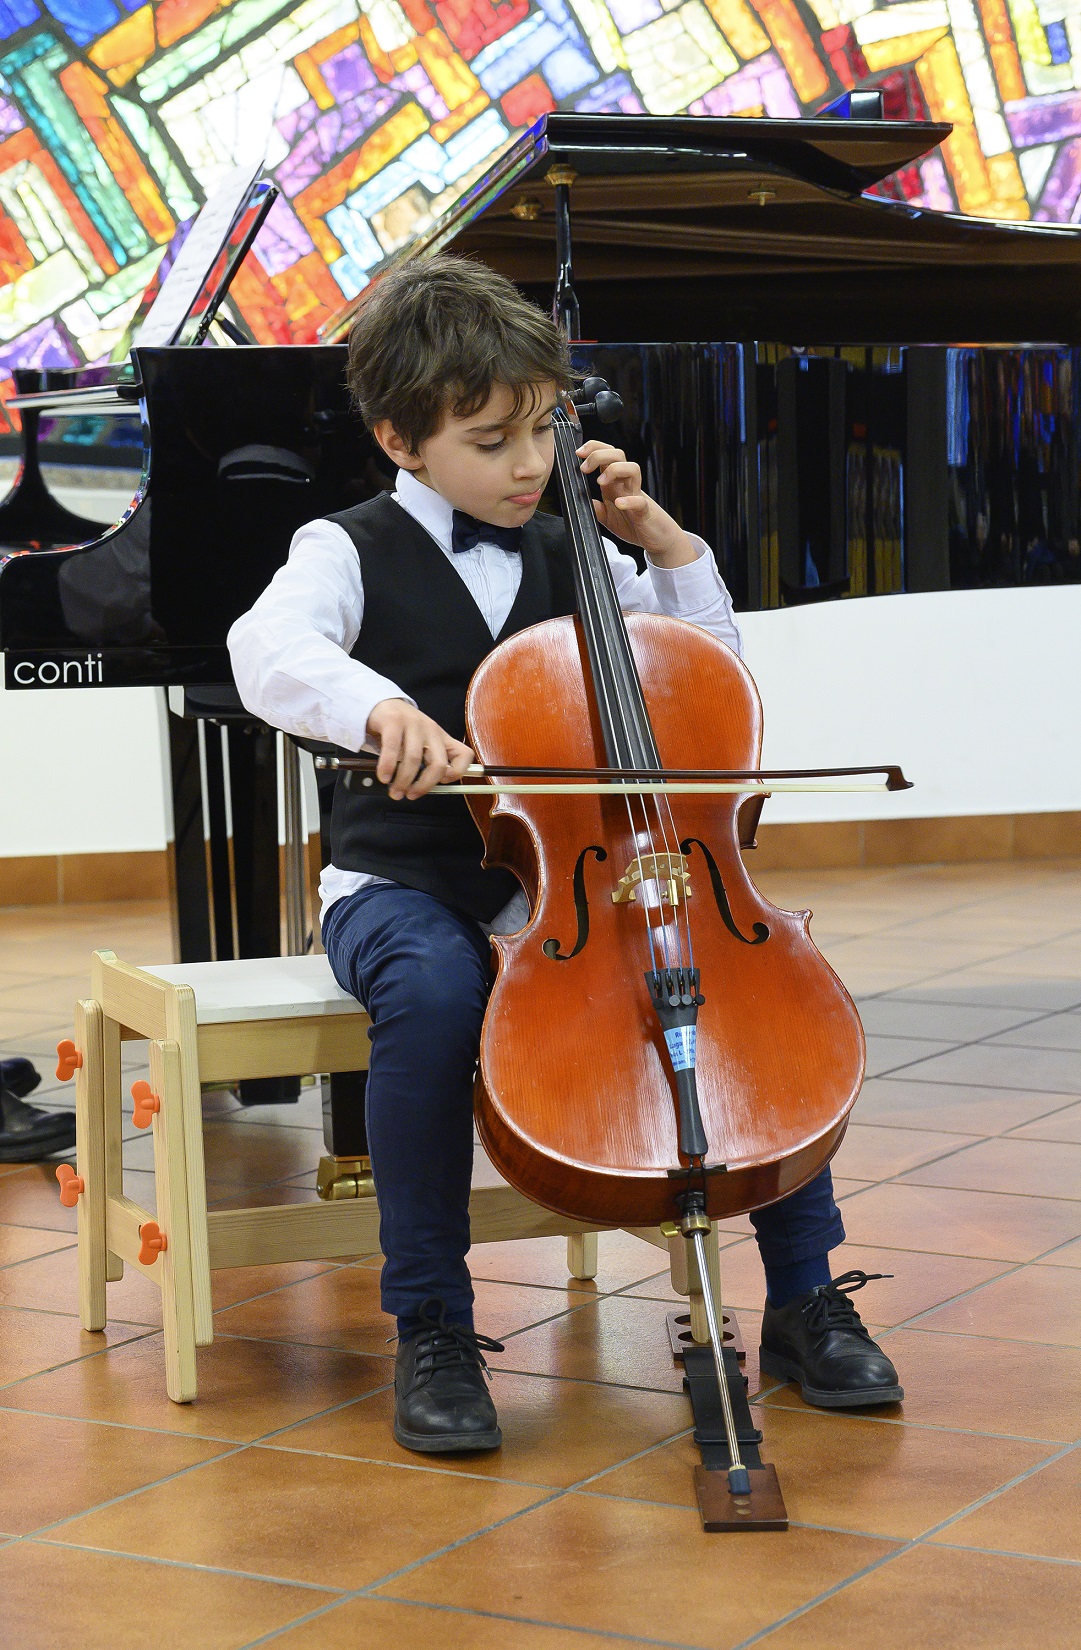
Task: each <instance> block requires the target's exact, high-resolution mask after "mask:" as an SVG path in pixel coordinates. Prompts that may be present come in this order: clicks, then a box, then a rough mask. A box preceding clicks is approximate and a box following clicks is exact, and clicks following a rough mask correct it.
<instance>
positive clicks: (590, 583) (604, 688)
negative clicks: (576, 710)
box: [553, 409, 671, 972]
mask: <svg viewBox="0 0 1081 1650" xmlns="http://www.w3.org/2000/svg"><path fill="white" fill-rule="evenodd" d="M560 412H562V409H557V414H556V416H555V417H554V418H553V424H554V426H555V431H556V443H555V445H556V459H557V463H558V465H559V472H560V480H561V482H562V484H563V493H564V497H565V498H566V500H567V505H568V509H569V510H573V513H574V516H575V518H576V526H577V529H578V531H577V535H576V536H577V541H578V542H577V543H576V544H575V550H576V559H577V562H578V566H579V570H580V572H581V576H582V582H583V586H584V587H585V588H586V593H588V596H589V597H590V602H589V606H590V607H591V608H592V611H591V612H583V614H582V619H583V623H585V624H588V625H589V629H590V634H591V636H592V638H593V640H594V643H595V645H596V647H597V652H598V655H599V654H600V653H601V644H603V653H604V659H603V665H604V667H606V668H602V669H601V670H599V671H598V670H594V673H593V674H594V688H595V690H596V691H597V694H598V698H602V697H603V709H604V712H605V713H606V718H602V720H603V719H606V720H607V724H608V727H609V729H610V731H611V734H612V737H613V739H615V740H616V741H617V742H618V744H619V746H620V749H619V753H618V754H619V760H620V761H621V762H624V763H626V762H628V761H633V760H634V758H635V752H636V745H639V744H641V740H638V741H636V740H635V739H634V731H635V730H634V729H633V727H632V726H631V725H630V722H629V716H628V711H629V707H628V706H626V705H625V704H624V703H623V702H621V700H620V697H619V695H618V692H615V691H613V692H610V691H609V683H608V680H607V679H606V676H607V674H608V673H610V674H611V678H612V683H613V688H615V686H616V678H617V676H618V674H619V673H618V670H617V669H616V657H615V649H614V647H613V637H612V635H611V633H610V632H609V633H608V634H605V633H604V621H605V616H606V615H605V609H606V602H605V597H606V596H609V598H610V597H611V595H612V594H613V592H612V590H611V580H610V579H609V580H608V581H607V583H608V589H607V590H606V589H605V587H604V584H603V583H602V581H601V579H600V577H599V569H598V568H597V567H596V566H594V564H593V557H592V555H591V553H590V552H591V549H592V546H591V542H590V536H589V529H592V532H593V535H594V536H595V537H596V539H597V541H598V543H599V541H600V533H599V530H598V528H597V521H596V517H595V516H594V514H593V506H592V500H591V499H590V498H589V495H588V493H587V492H586V489H585V483H584V479H583V476H582V472H581V469H580V468H579V464H578V454H577V450H576V448H577V443H576V441H575V435H574V428H575V427H574V425H573V424H572V423H571V420H570V418H569V417H568V416H567V415H566V414H565V413H564V414H563V416H562V417H560V416H559V413H560ZM579 428H580V426H579ZM587 510H588V515H587ZM587 523H588V525H587ZM602 554H603V550H602ZM605 570H606V571H607V568H606V569H605ZM595 620H596V622H594V621H595ZM598 676H599V677H600V678H601V680H599V681H598V680H597V679H596V678H597V677H598ZM638 754H639V755H640V754H641V753H640V752H639V753H638ZM650 754H652V755H653V757H654V758H655V757H656V752H653V753H649V752H647V759H648V757H649V755H650ZM635 801H636V803H637V805H638V806H639V807H640V808H641V812H642V826H643V828H644V834H645V837H646V840H647V842H648V843H649V847H650V849H651V850H652V852H653V856H654V862H655V861H656V843H655V841H654V839H653V832H652V829H651V827H650V823H649V814H648V809H647V805H646V801H645V798H644V797H640V798H638V797H636V798H635ZM624 802H625V806H626V809H627V822H628V826H629V829H630V834H631V842H632V844H633V848H634V855H635V861H636V864H637V869H638V886H639V889H640V891H641V899H640V900H639V901H637V902H636V903H638V904H639V905H640V907H641V912H642V916H643V920H644V922H645V927H646V938H647V943H648V945H649V954H650V964H651V967H652V969H653V971H654V972H657V949H658V948H657V944H656V939H657V936H658V935H659V938H660V950H661V955H662V956H663V959H664V966H665V968H666V969H667V968H670V967H671V952H670V948H669V937H668V932H667V925H666V924H665V922H664V920H663V916H664V913H663V910H662V911H660V912H659V915H660V918H661V920H660V922H659V923H658V924H657V925H656V926H655V925H654V923H653V919H652V916H651V914H650V908H649V906H648V904H647V901H646V885H645V866H644V864H643V862H642V847H641V841H640V835H639V828H638V826H637V825H636V823H635V818H634V812H633V809H632V803H631V798H630V796H626V797H625V798H624Z"/></svg>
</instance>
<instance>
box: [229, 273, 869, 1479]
mask: <svg viewBox="0 0 1081 1650" xmlns="http://www.w3.org/2000/svg"><path fill="white" fill-rule="evenodd" d="M348 378H349V384H350V389H351V391H352V393H353V396H354V398H355V400H356V402H357V404H358V406H359V408H360V410H361V412H362V414H363V416H364V419H365V421H366V423H367V425H368V427H369V429H370V430H371V432H372V435H373V436H374V438H375V439H376V441H378V443H379V445H380V446H381V447H382V448H383V451H384V452H385V453H386V454H387V455H388V456H389V457H390V458H391V459H392V460H393V461H394V463H395V464H396V465H397V466H398V474H397V479H396V484H395V491H394V492H393V493H392V494H386V493H384V494H382V495H380V496H379V497H378V498H375V499H372V500H369V501H368V502H366V503H364V504H361V505H358V506H356V507H355V508H354V509H351V510H347V511H344V512H343V513H342V514H341V515H338V516H335V517H332V518H329V519H327V520H324V521H315V522H311V523H309V524H308V526H306V527H303V528H301V529H300V531H299V532H298V533H297V534H296V535H295V537H294V539H293V543H292V547H291V550H290V556H289V561H288V563H287V564H286V566H285V567H283V568H281V569H280V571H279V572H278V573H277V574H276V575H275V577H274V579H273V580H272V582H271V584H270V585H269V587H268V589H267V590H266V591H265V592H264V593H263V595H262V596H261V597H260V598H259V600H258V601H257V602H256V604H255V606H254V607H253V608H252V610H251V611H250V612H249V613H247V614H245V615H244V616H243V617H242V618H240V619H238V620H237V622H236V624H235V625H234V626H233V628H232V630H231V632H230V635H229V646H230V650H231V654H232V660H233V668H234V671H235V675H236V681H237V685H238V687H239V689H240V694H241V697H242V699H243V700H244V703H245V705H246V706H247V707H248V709H249V710H251V711H253V712H254V713H255V714H256V715H258V716H261V717H263V718H264V719H265V720H266V721H268V722H270V723H272V724H274V725H275V726H277V727H280V728H284V729H286V730H287V731H288V732H290V733H296V734H300V735H304V736H306V737H308V738H315V739H322V740H327V741H330V742H331V743H333V744H336V745H340V746H344V747H345V748H346V749H348V750H353V751H356V750H360V749H361V748H362V747H367V748H371V749H375V750H377V751H378V753H379V764H378V770H377V771H378V776H379V778H380V780H381V781H383V783H384V784H386V785H388V786H389V799H388V797H386V796H384V795H382V794H380V793H375V794H374V795H373V794H372V792H371V791H367V792H364V791H362V790H360V789H359V788H357V789H350V788H349V786H348V785H347V784H346V783H344V782H342V781H340V782H339V785H338V789H337V791H336V793H335V798H334V811H333V823H332V833H331V836H332V850H333V853H332V863H331V864H330V865H329V866H327V867H326V869H325V870H324V872H323V878H322V884H321V890H320V891H321V897H322V903H323V915H322V934H323V941H324V944H325V946H326V951H327V956H328V958H329V960H330V964H331V967H332V968H333V970H334V974H335V977H336V979H337V980H338V981H339V983H340V984H341V985H342V987H343V988H344V989H345V990H347V991H350V992H351V993H353V995H354V996H356V997H357V998H358V999H359V1000H360V1001H361V1002H362V1003H364V1005H365V1007H366V1008H367V1011H368V1014H369V1015H370V1017H371V1021H372V1028H371V1034H370V1035H371V1040H372V1051H371V1068H370V1071H369V1077H368V1098H367V1108H368V1111H367V1122H368V1142H369V1149H370V1152H371V1159H372V1170H373V1173H374V1176H375V1182H376V1187H377V1191H378V1195H379V1208H380V1243H381V1248H382V1252H383V1255H384V1257H385V1263H384V1267H383V1273H382V1282H381V1290H382V1302H383V1308H384V1310H385V1311H386V1312H389V1313H392V1314H393V1315H394V1316H395V1318H396V1319H397V1325H398V1351H397V1358H396V1370H395V1394H396V1398H395V1420H394V1434H395V1437H396V1438H397V1440H398V1442H399V1443H400V1444H402V1445H403V1446H405V1447H406V1448H408V1449H413V1450H419V1451H425V1452H440V1451H451V1450H469V1449H494V1448H496V1447H497V1446H498V1445H499V1443H500V1442H501V1437H500V1432H499V1425H498V1421H497V1417H496V1413H495V1408H494V1406H493V1404H492V1400H491V1398H490V1396H489V1394H488V1388H487V1384H486V1382H485V1380H484V1375H483V1372H484V1358H483V1351H484V1350H502V1348H499V1347H497V1345H496V1343H494V1342H491V1341H489V1340H487V1339H486V1338H485V1337H484V1336H478V1335H477V1333H476V1331H475V1330H474V1328H473V1317H472V1304H473V1290H472V1285H471V1283H470V1278H469V1271H468V1268H467V1266H466V1261H465V1255H466V1251H467V1250H468V1248H469V1217H468V1201H469V1184H470V1171H471V1164H472V1156H473V1111H472V1081H473V1072H474V1068H475V1065H476V1060H477V1051H478V1047H479V1042H480V1030H481V1021H482V1018H483V1015H484V1008H485V1001H486V997H487V992H488V982H489V954H490V948H489V944H488V939H487V935H488V934H489V933H491V932H493V931H494V932H496V933H511V932H513V931H514V930H515V929H518V928H520V927H522V926H523V924H524V922H525V920H526V917H527V914H528V913H527V906H526V901H525V895H524V893H523V892H522V890H521V888H520V887H519V886H518V884H517V882H516V881H515V879H514V878H513V877H512V876H511V875H510V874H509V873H508V872H506V871H503V870H499V869H492V870H486V869H484V868H483V867H482V865H481V853H482V844H481V839H480V836H479V833H478V832H477V830H476V827H475V826H474V824H473V822H472V819H471V818H470V816H469V815H468V812H467V809H466V805H465V802H464V801H463V800H462V799H461V798H449V797H445V796H443V797H440V796H435V795H433V794H432V792H433V788H434V787H435V786H436V785H438V784H439V783H441V782H442V781H444V780H446V779H450V778H456V777H459V776H460V775H461V774H462V773H463V772H464V770H465V768H466V767H467V766H468V764H469V763H470V762H471V761H472V759H473V753H472V751H471V750H470V749H469V748H468V746H467V745H466V744H465V743H464V734H465V694H466V689H467V687H468V684H469V681H470V678H471V676H472V674H473V671H474V670H475V669H476V667H477V665H478V664H479V663H480V661H481V659H482V658H483V657H484V656H485V655H486V654H487V653H488V652H490V651H491V649H492V648H493V647H494V646H496V644H497V642H498V641H499V639H500V638H501V637H503V636H507V635H511V634H513V633H514V632H516V631H518V630H521V629H524V628H525V627H526V626H527V625H530V624H534V623H536V622H538V621H540V620H542V619H546V618H551V617H554V616H556V615H559V614H565V613H568V612H571V611H573V608H574V589H573V578H572V574H571V565H570V557H569V550H568V547H567V544H566V539H565V535H564V531H563V526H562V523H561V522H560V521H558V520H556V519H555V518H553V517H551V516H546V515H540V516H538V515H536V513H535V512H536V508H537V504H538V502H539V500H540V497H541V493H542V492H543V490H544V487H545V484H546V482H547V480H548V476H549V473H550V471H551V468H552V463H553V435H552V424H551V415H552V411H553V408H554V407H555V405H556V402H557V400H558V399H559V397H560V395H562V394H564V393H565V392H566V391H567V390H568V389H569V388H570V387H571V386H572V383H573V374H572V371H571V365H570V359H569V356H568V353H567V347H566V344H565V342H564V340H563V339H562V338H561V337H560V334H559V333H558V332H557V330H556V328H555V327H554V326H553V324H552V322H551V321H550V320H548V318H547V317H546V316H544V315H543V314H542V313H541V312H540V311H539V310H538V309H536V308H535V307H534V306H533V305H531V304H529V303H527V302H526V301H525V300H524V299H523V298H522V297H521V296H520V294H519V293H518V292H517V291H516V290H515V288H514V287H513V286H512V285H511V284H510V282H509V281H506V280H504V279H503V277H501V276H498V275H495V274H494V273H492V272H491V271H490V270H488V269H486V268H485V267H484V266H483V265H480V264H477V263H473V262H469V261H465V260H461V259H456V258H451V257H446V256H440V257H434V258H431V259H428V260H427V261H421V262H417V263H414V264H407V265H406V266H404V267H403V268H401V269H399V270H397V271H395V272H393V273H391V274H389V275H387V276H386V277H384V279H383V280H382V281H381V282H380V284H379V286H378V287H377V288H376V289H375V291H374V292H373V293H372V296H371V298H370V300H369V301H368V303H367V304H366V305H365V306H364V308H363V309H362V310H361V312H360V314H359V316H358V317H357V320H356V322H355V324H354V327H353V331H352V334H351V336H350V341H349V367H348ZM579 457H580V458H581V460H582V469H583V471H584V472H585V473H586V474H592V475H595V476H596V478H597V482H598V485H599V489H600V492H601V495H602V499H603V502H598V503H597V504H596V506H595V508H596V512H597V517H598V520H599V522H600V524H601V526H602V527H603V528H606V529H607V530H608V531H609V532H614V533H616V534H618V535H619V536H620V537H621V538H623V539H626V540H628V541H630V542H631V543H633V544H637V545H638V546H640V548H641V549H643V550H644V551H645V552H646V557H647V571H646V572H645V573H643V574H641V575H640V574H639V573H638V571H637V568H636V565H635V563H634V561H633V560H632V558H631V557H629V556H625V555H622V554H620V552H619V551H618V550H617V549H616V547H615V546H614V545H613V544H612V543H611V542H609V541H608V540H606V541H605V549H606V552H607V555H608V558H609V562H610V565H611V567H612V572H613V575H614V578H615V582H616V587H617V590H618V593H619V597H620V600H621V602H622V605H623V607H624V608H625V609H627V610H629V611H648V612H664V613H669V614H672V615H674V616H676V617H679V618H683V619H689V620H692V621H693V622H695V623H697V624H700V625H701V626H702V627H703V628H704V629H706V630H708V631H710V632H711V634H713V635H714V636H716V637H718V638H719V639H720V640H721V641H723V642H726V643H727V644H728V646H729V647H732V648H734V649H735V650H736V651H737V652H738V651H739V649H740V637H739V630H738V628H737V626H736V622H735V619H734V617H733V615H732V605H731V601H730V599H729V595H728V592H727V590H726V589H725V586H724V584H723V582H722V580H721V578H720V575H719V574H718V572H717V569H716V565H715V563H714V560H713V557H712V555H711V554H710V553H709V550H708V548H707V546H706V545H705V544H704V543H703V542H702V541H701V540H700V539H697V538H695V537H693V536H692V535H690V534H688V533H685V532H684V531H683V530H682V528H681V527H680V526H679V525H678V523H677V522H675V521H674V520H673V519H672V517H671V516H669V515H667V514H666V513H665V511H664V510H662V509H661V508H660V506H659V505H657V504H656V503H655V502H654V501H653V500H652V499H650V498H649V497H647V495H646V494H645V493H644V492H643V491H642V485H641V472H640V471H639V468H638V466H637V465H636V464H632V463H629V462H628V461H627V459H626V458H625V457H624V455H623V453H622V452H620V451H619V450H618V449H616V448H614V447H611V446H609V445H608V444H607V443H605V442H600V441H589V442H586V444H585V445H584V446H583V447H582V448H581V449H580V452H579ZM751 1218H752V1220H753V1222H754V1224H755V1228H756V1231H757V1234H758V1241H759V1245H760V1248H761V1251H762V1257H763V1260H764V1262H765V1266H766V1281H767V1290H768V1296H769V1299H768V1301H767V1306H766V1316H765V1320H764V1324H763V1350H764V1357H768V1358H772V1360H773V1369H774V1372H775V1373H778V1374H785V1375H789V1376H793V1377H795V1378H796V1379H799V1380H800V1381H801V1383H802V1385H803V1391H804V1395H805V1397H807V1398H809V1399H810V1400H811V1401H812V1402H816V1401H817V1402H820V1403H822V1404H825V1405H829V1406H843V1407H850V1406H853V1405H858V1404H867V1403H883V1402H889V1401H892V1400H895V1399H896V1398H898V1397H899V1396H900V1388H899V1387H898V1385H897V1376H896V1372H895V1371H894V1369H893V1366H892V1364H890V1362H889V1360H888V1359H887V1358H886V1357H885V1356H884V1355H883V1354H882V1353H881V1352H880V1351H879V1349H878V1348H877V1347H876V1346H875V1345H874V1343H873V1342H872V1341H871V1340H870V1338H869V1337H868V1335H867V1333H866V1331H865V1330H864V1329H863V1326H862V1324H861V1323H860V1320H859V1316H858V1314H857V1313H856V1312H855V1310H854V1309H853V1307H852V1305H851V1303H850V1301H849V1299H848V1295H847V1293H845V1292H843V1291H842V1290H840V1289H839V1288H838V1287H837V1286H836V1285H832V1284H831V1283H830V1270H829V1262H828V1258H827V1257H828V1251H829V1250H830V1249H832V1248H834V1247H835V1246H836V1245H837V1244H839V1243H840V1242H842V1240H843V1238H844V1230H843V1227H842V1225H841V1219H840V1215H839V1214H838V1211H837V1207H836V1205H835V1203H834V1201H833V1191H832V1181H831V1179H830V1174H829V1170H828V1169H827V1170H825V1171H823V1173H822V1174H821V1175H820V1176H819V1177H818V1178H817V1179H816V1180H815V1181H814V1182H813V1183H812V1184H811V1185H810V1186H806V1187H804V1188H803V1189H802V1190H801V1191H800V1192H797V1193H796V1194H794V1195H793V1196H792V1197H789V1198H787V1199H785V1201H784V1202H783V1203H780V1204H776V1205H774V1206H773V1207H771V1208H768V1209H763V1210H760V1211H758V1212H757V1213H756V1214H754V1215H753V1216H752V1217H751ZM853 1276H857V1275H856V1274H853ZM858 1276H859V1277H860V1278H861V1279H862V1276H863V1275H862V1274H858ZM842 1281H844V1282H848V1283H849V1284H850V1286H851V1279H846V1280H842ZM856 1286H857V1287H859V1284H857V1285H856Z"/></svg>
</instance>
